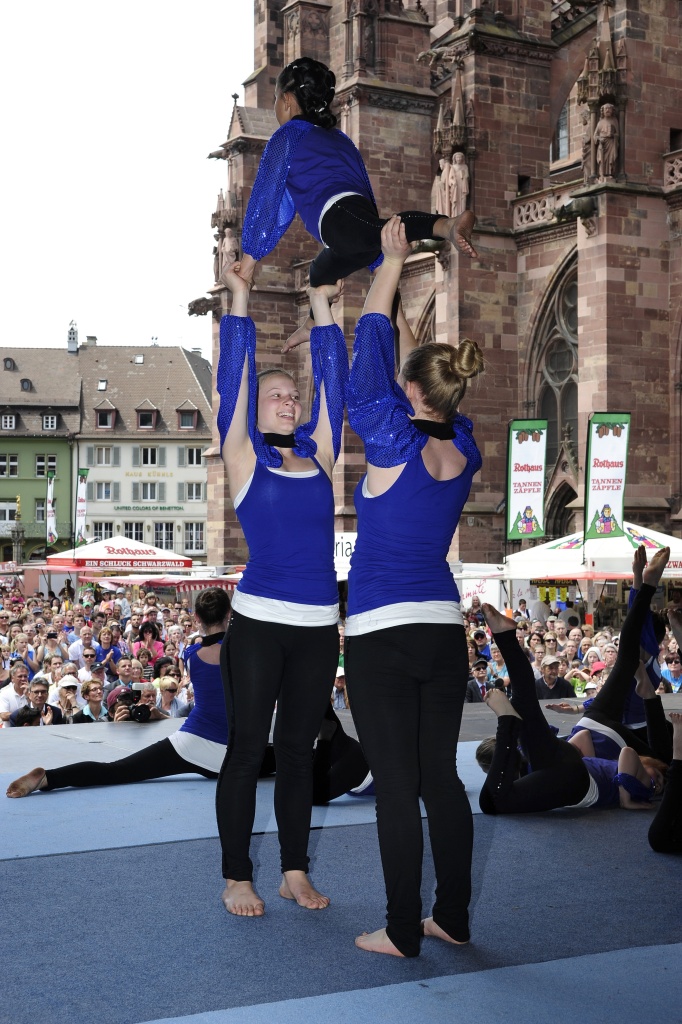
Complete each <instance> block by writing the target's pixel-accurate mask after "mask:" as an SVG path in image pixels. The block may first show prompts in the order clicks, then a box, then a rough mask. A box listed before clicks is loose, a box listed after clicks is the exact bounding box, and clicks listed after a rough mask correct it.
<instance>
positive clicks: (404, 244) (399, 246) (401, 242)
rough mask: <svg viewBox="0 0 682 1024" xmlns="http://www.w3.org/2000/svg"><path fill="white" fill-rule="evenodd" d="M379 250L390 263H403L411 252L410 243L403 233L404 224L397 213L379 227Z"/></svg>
mask: <svg viewBox="0 0 682 1024" xmlns="http://www.w3.org/2000/svg"><path fill="white" fill-rule="evenodd" d="M381 251H382V253H383V254H384V258H385V259H386V260H387V261H388V262H390V263H404V262H405V260H406V259H407V257H408V256H409V255H410V253H411V252H412V245H411V243H410V242H408V241H407V236H406V234H405V225H404V224H403V222H402V221H401V219H400V217H399V216H398V214H397V213H396V214H394V215H393V216H392V217H390V218H389V219H388V220H387V221H386V223H385V224H384V226H383V228H382V229H381Z"/></svg>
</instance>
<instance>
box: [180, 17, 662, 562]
mask: <svg viewBox="0 0 682 1024" xmlns="http://www.w3.org/2000/svg"><path fill="white" fill-rule="evenodd" d="M254 14H255V32H256V36H255V54H254V58H255V59H254V67H255V68H256V70H255V71H254V73H253V74H252V75H251V76H250V77H249V78H248V79H247V81H246V83H245V101H244V106H235V107H234V109H233V112H232V119H231V122H230V129H229V133H228V138H227V140H226V141H225V142H224V143H223V144H222V145H221V146H220V148H219V149H217V150H215V151H214V152H213V153H212V154H211V155H212V156H214V157H216V158H220V159H224V160H225V161H226V169H227V174H226V183H225V189H224V190H223V191H222V192H221V195H220V196H219V199H218V204H217V207H216V210H215V211H214V214H213V226H214V229H215V231H216V235H217V239H216V258H215V263H214V273H215V274H217V273H218V271H219V267H220V260H221V258H222V255H221V254H222V252H223V250H227V249H228V248H231V247H232V246H233V245H234V240H235V239H236V240H237V241H238V239H239V231H240V226H241V222H242V219H243V215H244V211H245V209H246V205H247V203H248V198H249V195H250V190H251V185H252V183H253V180H254V177H255V173H256V170H257V167H258V161H259V158H260V155H261V153H262V151H263V148H264V145H265V143H266V141H267V139H268V138H269V136H270V135H271V134H272V132H273V131H274V130H275V128H276V126H277V125H276V121H275V118H274V115H273V113H272V97H273V92H274V85H275V80H276V77H277V74H278V72H279V70H280V69H281V68H282V66H283V65H284V64H285V63H287V62H289V61H291V60H293V59H295V58H296V57H298V56H300V55H303V54H306V55H310V56H312V57H316V58H317V59H320V60H322V61H324V62H325V63H328V64H329V65H330V66H331V67H332V69H333V70H334V72H335V74H336V76H337V90H336V100H335V110H336V113H337V115H338V117H339V127H341V128H342V129H343V130H344V131H345V132H346V133H347V134H349V135H350V136H351V138H352V139H353V141H354V142H355V143H356V145H357V146H358V147H359V149H360V150H361V152H362V153H363V156H364V157H365V161H366V164H367V169H368V171H369V175H370V178H371V179H372V183H373V187H374V192H375V195H376V196H377V202H378V206H379V210H380V212H381V213H382V214H383V215H385V216H388V215H390V214H391V213H393V212H395V211H398V210H400V209H414V208H416V209H425V208H429V207H430V208H431V209H432V210H434V211H435V210H438V212H447V211H449V212H458V211H459V210H461V209H464V208H466V207H472V208H473V209H474V210H475V211H476V213H477V217H478V224H477V231H476V233H475V238H474V241H475V244H476V247H477V249H478V251H479V255H480V258H479V259H478V260H474V261H471V260H469V259H467V258H466V257H463V256H460V254H459V253H457V252H455V251H451V250H450V248H449V246H447V245H445V246H441V247H439V250H438V251H437V252H435V253H429V252H425V253H420V254H419V255H416V256H414V257H412V258H411V259H410V261H409V262H408V264H407V265H406V268H405V272H404V275H403V281H402V283H401V290H402V296H403V304H404V306H405V309H406V313H407V316H408V319H409V320H410V322H411V324H412V326H413V329H414V330H415V333H416V335H417V337H418V340H419V341H420V342H424V341H426V340H431V339H435V340H437V341H444V342H450V343H452V344H457V343H458V340H459V338H460V337H470V338H473V339H474V340H476V341H477V342H478V343H479V345H480V346H481V348H482V349H483V352H484V355H485V357H486V360H487V372H486V374H485V375H484V376H483V377H482V378H480V379H479V380H477V381H476V382H475V383H474V385H473V386H472V387H471V388H470V389H469V392H468V394H467V397H466V399H465V402H464V404H463V406H462V411H463V412H465V413H466V414H467V415H469V416H470V417H471V418H472V419H473V421H474V424H475V431H476V436H477V439H478V442H479V446H480V448H481V451H482V454H483V460H484V461H483V468H482V470H481V472H480V473H479V474H477V476H476V478H475V480H474V485H473V488H472V492H471V496H470V500H469V502H468V503H467V506H466V508H465V510H464V514H463V516H462V521H461V525H460V529H459V530H458V534H457V536H456V537H455V538H454V539H453V546H452V550H451V555H452V557H453V558H456V557H460V558H461V559H463V560H466V561H477V562H488V561H498V560H499V559H500V558H501V557H502V555H503V554H504V551H505V542H504V502H505V481H506V440H507V424H508V421H509V420H510V419H512V418H515V417H519V416H521V417H527V416H532V417H535V416H538V417H543V418H547V420H548V424H549V432H548V437H549V444H548V472H547V478H546V487H545V496H544V497H545V508H546V522H547V531H548V535H549V536H550V537H551V536H560V535H561V534H563V533H565V532H567V531H569V530H570V529H577V528H579V527H581V526H582V503H583V485H584V459H585V449H586V435H587V423H588V417H589V415H590V414H591V413H592V412H597V411H599V412H601V411H614V412H615V411H627V412H630V413H632V424H631V444H630V455H629V467H628V481H627V488H626V493H625V515H626V517H627V518H628V519H629V520H631V521H634V522H637V523H641V524H642V525H644V526H652V527H655V528H657V529H661V530H663V531H665V532H673V533H679V532H680V530H681V529H682V513H681V511H680V509H681V505H682V445H681V443H680V423H681V415H682V344H681V333H682V284H681V282H682V216H681V213H680V210H681V209H682V117H681V116H680V111H682V61H680V60H679V53H680V49H681V47H682V11H681V9H680V4H679V3H678V2H675V0H656V2H655V3H652V4H647V5H643V4H641V3H640V2H639V0H602V2H598V0H552V2H550V0H496V2H495V3H494V4H493V3H491V2H489V0H481V2H480V3H478V4H474V3H472V2H471V0H326V2H322V0H256V2H255V4H254ZM316 251H317V245H316V243H315V242H314V241H313V240H312V239H311V238H310V237H308V236H307V235H306V234H305V232H304V231H303V229H302V226H301V225H300V222H298V221H297V222H295V224H294V225H293V226H292V228H290V229H289V231H288V232H287V234H286V236H285V237H284V239H283V240H282V242H281V243H280V244H279V246H278V247H277V249H276V250H275V251H274V252H273V253H272V254H271V255H270V256H269V257H268V258H266V259H265V260H263V261H262V263H261V265H260V266H259V268H258V271H257V278H256V284H257V288H256V290H255V291H254V292H253V293H252V297H251V307H252V311H253V312H252V315H253V317H254V320H255V321H256V326H257V332H258V339H259V346H260V350H261V358H262V360H263V361H264V362H265V361H266V362H268V363H270V364H271V363H276V364H278V363H280V362H282V363H283V364H284V365H286V367H287V368H288V369H290V370H293V371H294V372H296V373H297V374H298V377H299V381H301V382H302V383H303V384H306V383H307V382H308V381H309V372H308V365H307V363H306V356H305V353H304V352H302V351H301V350H296V351H295V352H294V353H292V354H291V355H290V356H288V357H285V359H283V358H282V356H281V355H280V354H279V349H280V348H281V343H282V339H283V338H284V337H286V336H287V335H288V334H289V333H290V332H291V331H292V330H293V329H294V328H295V327H296V326H297V325H298V324H299V323H300V322H302V320H303V318H304V316H305V313H306V312H307V308H308V307H307V299H306V295H305V291H304V288H305V283H306V273H307V267H308V264H309V261H310V259H311V258H312V257H313V256H314V255H315V253H316ZM368 283H369V274H368V273H364V272H363V273H358V274H355V275H353V277H352V278H350V279H349V281H347V283H346V289H345V292H344V296H343V299H342V302H341V303H340V304H339V307H337V308H338V314H337V319H338V321H339V323H340V325H341V326H342V328H343V330H344V332H345V334H346V337H347V339H348V342H349V346H350V342H351V339H352V333H353V328H354V325H355V322H356V320H357V317H358V315H359V312H360V310H361V307H362V301H363V298H364V295H365V293H366V289H367V286H368ZM226 308H227V297H226V296H225V294H224V293H223V294H220V293H218V294H217V295H216V293H215V292H214V293H212V294H211V296H210V297H209V298H204V299H201V300H197V301H196V302H195V303H194V304H193V306H192V310H193V312H196V313H211V314H212V318H213V331H214V342H215V345H217V336H218V321H219V318H220V314H221V313H222V312H224V311H225V310H226ZM214 351H216V352H217V349H216V348H214ZM215 362H216V360H215V359H214V363H215ZM304 393H305V392H304ZM218 456H219V453H218V451H217V447H216V444H215V436H214V446H213V448H212V450H211V452H210V453H209V456H208V460H207V461H208V465H209V507H210V509H211V512H210V519H211V526H210V529H209V560H210V561H212V562H218V563H220V562H230V561H239V560H240V559H242V558H243V557H244V554H245V548H244V542H243V538H242V536H241V531H240V530H239V527H238V524H237V522H236V518H235V516H234V511H233V509H232V506H231V503H230V500H229V495H228V493H227V488H226V483H225V476H224V472H223V469H222V466H221V464H220V461H219V457H218ZM362 469H363V456H362V450H361V447H360V445H359V443H358V439H357V438H356V437H355V436H354V435H353V433H352V431H350V430H349V429H348V427H346V429H345V431H344V443H343V451H342V455H341V458H340V460H339V464H338V466H337V470H336V473H335V494H336V503H337V506H336V513H337V524H336V525H337V530H338V531H352V530H353V528H354V525H355V519H354V510H353V504H352V494H353V490H354V487H355V484H356V482H357V480H358V478H359V476H360V475H361V473H362Z"/></svg>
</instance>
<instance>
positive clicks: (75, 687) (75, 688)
mask: <svg viewBox="0 0 682 1024" xmlns="http://www.w3.org/2000/svg"><path fill="white" fill-rule="evenodd" d="M62 689H63V690H77V689H78V687H77V686H63V687H62Z"/></svg>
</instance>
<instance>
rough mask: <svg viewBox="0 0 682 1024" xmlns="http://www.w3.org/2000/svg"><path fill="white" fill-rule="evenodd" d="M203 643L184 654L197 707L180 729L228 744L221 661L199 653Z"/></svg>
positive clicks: (193, 645)
mask: <svg viewBox="0 0 682 1024" xmlns="http://www.w3.org/2000/svg"><path fill="white" fill-rule="evenodd" d="M200 647H201V644H200V643H199V644H192V645H191V646H190V647H187V648H185V651H184V653H183V658H184V661H185V664H186V665H187V667H188V668H189V677H190V679H191V680H192V686H193V687H194V707H193V708H192V710H191V711H190V713H189V715H188V716H187V718H186V719H185V721H184V722H183V724H182V725H181V726H180V728H179V730H178V732H191V733H193V734H194V735H195V736H201V738H202V739H203V740H212V741H213V742H214V743H224V744H227V714H226V712H225V695H224V693H223V681H222V678H221V675H220V665H208V664H207V663H206V662H205V661H202V660H201V658H198V657H197V656H196V654H197V651H198V650H199V648H200Z"/></svg>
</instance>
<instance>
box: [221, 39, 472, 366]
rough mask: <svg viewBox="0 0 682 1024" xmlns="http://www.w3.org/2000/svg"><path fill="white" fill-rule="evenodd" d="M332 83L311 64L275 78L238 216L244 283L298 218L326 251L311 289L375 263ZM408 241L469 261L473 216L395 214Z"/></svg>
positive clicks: (373, 222)
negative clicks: (272, 124) (269, 114)
mask: <svg viewBox="0 0 682 1024" xmlns="http://www.w3.org/2000/svg"><path fill="white" fill-rule="evenodd" d="M335 85H336V78H335V76H334V74H333V72H332V71H330V70H329V68H328V67H326V65H324V64H321V63H320V62H319V61H316V60H312V59H311V58H310V57H300V58H299V59H298V60H295V61H293V62H292V63H291V64H288V65H287V66H286V67H285V68H284V69H283V70H282V71H281V72H280V75H279V77H278V79H277V86H276V90H275V116H276V117H277V120H278V122H279V124H280V128H279V129H278V130H277V131H276V132H275V133H274V135H273V136H272V138H271V139H270V141H269V142H268V144H267V146H266V147H265V151H264V153H263V156H262V159H261V162H260V166H259V168H258V174H257V175H256V180H255V182H254V185H253V190H252V192H251V198H250V199H249V205H248V207H247V210H246V216H245V217H244V228H243V232H242V247H243V250H244V256H243V258H242V261H241V269H240V270H239V273H240V274H241V276H242V277H244V279H245V280H247V281H250V280H251V276H252V274H253V269H254V266H255V263H256V262H257V261H258V260H261V259H263V257H264V256H267V255H268V253H269V252H271V251H272V249H274V247H275V246H276V245H277V243H278V242H279V240H280V238H281V237H282V235H283V234H284V232H285V231H286V230H287V228H288V227H289V225H290V224H291V222H292V220H293V219H294V216H295V214H296V213H298V214H299V216H300V217H301V220H302V221H303V223H304V225H305V227H306V230H307V231H308V232H309V233H310V234H311V235H312V236H313V237H314V238H316V239H317V240H318V241H319V242H321V243H322V244H323V245H324V248H323V249H322V251H321V252H320V253H319V254H318V255H317V257H316V258H315V259H314V260H313V262H312V264H311V267H310V283H311V285H313V286H317V285H322V284H333V283H334V282H335V281H337V280H338V279H340V278H345V277H348V275H349V274H352V273H353V272H354V271H356V270H360V269H361V268H362V267H366V266H370V267H372V268H373V267H375V266H377V265H378V263H379V262H380V261H381V228H382V226H383V224H385V222H386V221H385V219H382V218H381V217H379V214H378V211H377V207H376V203H375V201H374V195H373V193H372V186H371V185H370V182H369V177H368V175H367V171H366V169H365V165H364V162H363V160H362V157H361V155H360V153H359V152H358V150H357V149H356V147H355V145H354V144H353V142H351V140H350V139H349V138H348V136H347V135H344V133H343V132H341V131H338V130H336V128H335V127H334V126H335V124H336V117H335V116H334V114H332V112H331V109H330V105H331V103H332V100H333V98H334V87H335ZM400 216H401V218H402V220H403V222H404V224H405V228H406V232H407V239H408V241H413V240H418V239H425V238H445V239H450V240H451V241H452V243H453V244H454V245H456V246H457V247H458V248H459V249H460V250H461V251H462V252H464V253H466V254H467V255H468V256H472V257H475V256H476V251H475V249H474V248H473V246H472V245H471V231H472V229H473V226H474V222H475V220H476V218H475V216H474V214H473V213H472V211H471V210H465V211H464V213H462V214H461V215H460V216H459V217H457V218H452V217H441V216H440V215H439V214H431V213H421V212H419V211H416V210H411V211H405V212H403V213H401V214H400ZM311 326H312V322H311V321H310V322H308V323H307V324H306V325H304V327H303V328H300V329H299V331H298V332H296V334H295V335H293V336H292V338H291V339H290V340H289V342H288V343H287V348H291V347H292V346H293V345H295V344H300V343H301V342H302V341H307V340H308V333H307V332H308V330H309V328H310V327H311Z"/></svg>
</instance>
